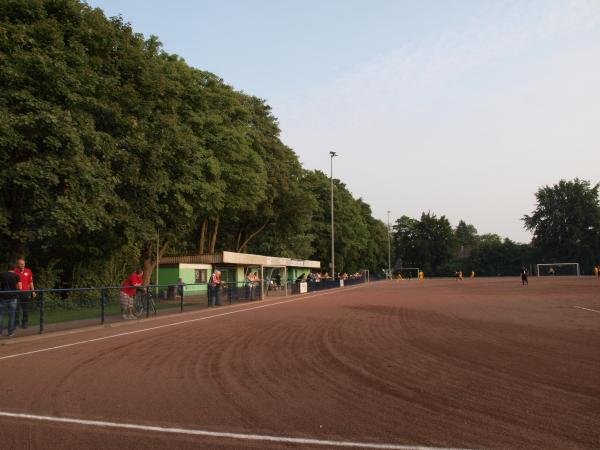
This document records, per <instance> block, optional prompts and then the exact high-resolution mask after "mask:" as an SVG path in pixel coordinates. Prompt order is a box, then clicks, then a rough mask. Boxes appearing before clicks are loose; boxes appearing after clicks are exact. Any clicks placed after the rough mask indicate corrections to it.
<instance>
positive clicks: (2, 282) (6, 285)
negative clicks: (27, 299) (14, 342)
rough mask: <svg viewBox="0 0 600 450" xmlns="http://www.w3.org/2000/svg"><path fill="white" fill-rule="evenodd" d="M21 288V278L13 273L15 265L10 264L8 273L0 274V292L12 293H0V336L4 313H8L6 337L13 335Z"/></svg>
mask: <svg viewBox="0 0 600 450" xmlns="http://www.w3.org/2000/svg"><path fill="white" fill-rule="evenodd" d="M21 288H22V284H21V278H20V277H19V275H18V274H17V273H16V272H15V265H14V264H11V267H10V270H9V271H8V272H2V273H0V290H1V291H13V292H0V336H1V335H2V327H3V326H4V311H5V310H6V312H7V313H8V337H13V336H14V335H15V313H16V311H17V297H18V296H19V294H18V293H17V292H14V291H20V290H21Z"/></svg>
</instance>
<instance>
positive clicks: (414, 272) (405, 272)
mask: <svg viewBox="0 0 600 450" xmlns="http://www.w3.org/2000/svg"><path fill="white" fill-rule="evenodd" d="M420 271H421V269H419V268H418V267H403V268H402V269H398V270H396V273H397V274H398V276H399V277H400V276H402V278H415V279H418V278H419V272H420Z"/></svg>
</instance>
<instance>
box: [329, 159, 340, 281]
mask: <svg viewBox="0 0 600 450" xmlns="http://www.w3.org/2000/svg"><path fill="white" fill-rule="evenodd" d="M336 156H338V154H337V153H336V152H329V159H330V163H331V172H330V177H329V178H330V181H331V276H332V277H333V279H335V231H334V229H333V158H335V157H336Z"/></svg>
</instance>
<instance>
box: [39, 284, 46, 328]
mask: <svg viewBox="0 0 600 450" xmlns="http://www.w3.org/2000/svg"><path fill="white" fill-rule="evenodd" d="M45 314H46V311H45V304H44V291H42V292H40V334H42V333H43V332H44V320H45Z"/></svg>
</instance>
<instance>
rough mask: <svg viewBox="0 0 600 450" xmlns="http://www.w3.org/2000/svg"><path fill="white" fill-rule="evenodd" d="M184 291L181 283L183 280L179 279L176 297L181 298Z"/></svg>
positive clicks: (183, 285)
mask: <svg viewBox="0 0 600 450" xmlns="http://www.w3.org/2000/svg"><path fill="white" fill-rule="evenodd" d="M184 289H185V283H184V281H183V278H181V277H180V278H179V279H178V280H177V296H178V297H180V298H181V297H183V291H184Z"/></svg>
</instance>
